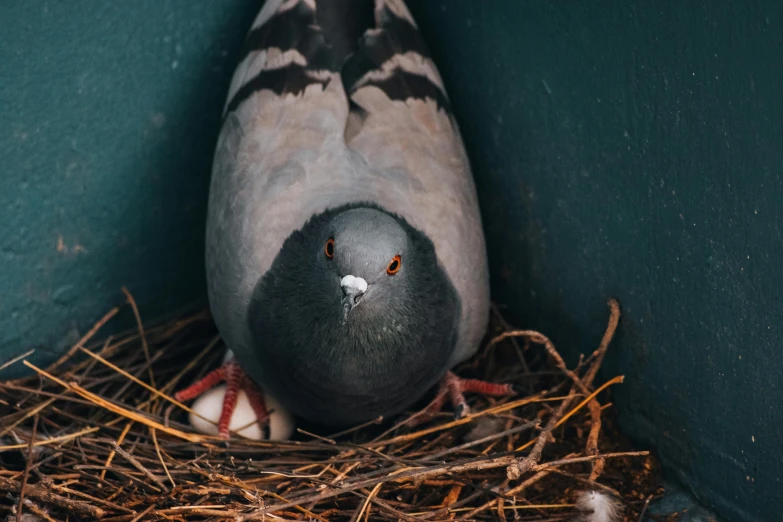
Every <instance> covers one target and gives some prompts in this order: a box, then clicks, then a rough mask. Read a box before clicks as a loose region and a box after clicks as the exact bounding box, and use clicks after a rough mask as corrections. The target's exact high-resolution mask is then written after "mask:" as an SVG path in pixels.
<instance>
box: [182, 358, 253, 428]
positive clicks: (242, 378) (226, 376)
mask: <svg viewBox="0 0 783 522" xmlns="http://www.w3.org/2000/svg"><path fill="white" fill-rule="evenodd" d="M221 382H225V383H226V393H225V395H224V396H223V407H222V410H221V412H220V419H219V421H218V436H219V437H220V438H221V439H228V438H229V426H230V425H231V417H232V415H233V414H234V409H235V408H236V405H237V399H238V397H239V392H240V390H241V391H244V392H245V395H247V399H248V402H250V407H251V408H253V411H254V412H255V414H256V419H257V420H258V424H259V426H260V427H261V429H262V430H266V429H268V424H269V412H268V410H267V408H266V403H265V401H264V395H263V394H262V393H261V390H259V389H258V386H256V384H255V383H254V382H253V380H252V379H251V378H250V377H249V376H248V375H247V374H246V373H245V371H244V370H243V369H242V367H241V366H239V364H238V363H237V362H236V361H234V360H229V361H227V362H225V363H223V365H222V366H220V367H219V368H217V369H215V370H213V371H211V372H210V373H208V374H207V375H206V376H205V377H204V378H203V379H200V380H199V381H196V382H195V383H193V384H191V385H190V386H188V387H187V388H184V389H182V390H180V391H178V392H177V393H175V394H174V399H176V400H177V401H180V402H184V401H188V400H192V399H195V398H197V397H199V396H201V395H203V394H204V393H206V392H208V391H209V390H211V389H213V388H214V387H215V386H217V385H218V384H220V383H221Z"/></svg>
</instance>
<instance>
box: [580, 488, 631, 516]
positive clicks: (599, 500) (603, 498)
mask: <svg viewBox="0 0 783 522" xmlns="http://www.w3.org/2000/svg"><path fill="white" fill-rule="evenodd" d="M576 509H578V510H579V511H582V512H584V515H580V516H579V517H578V518H577V519H576V520H577V521H579V522H620V520H621V516H622V512H623V508H622V505H620V503H619V502H617V501H616V500H615V499H613V498H612V497H610V496H609V495H607V494H605V493H601V492H599V491H582V492H581V493H579V497H578V498H577V500H576Z"/></svg>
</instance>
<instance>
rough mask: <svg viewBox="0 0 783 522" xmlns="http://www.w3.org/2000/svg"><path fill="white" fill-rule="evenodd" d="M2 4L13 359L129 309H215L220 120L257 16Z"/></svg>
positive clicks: (3, 201)
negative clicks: (208, 296)
mask: <svg viewBox="0 0 783 522" xmlns="http://www.w3.org/2000/svg"><path fill="white" fill-rule="evenodd" d="M253 4H255V3H254V2H248V1H241V0H222V1H221V2H220V4H219V5H218V4H217V3H214V4H208V3H205V2H177V1H165V2H161V1H156V0H144V1H135V2H100V3H98V2H91V1H74V2H23V1H9V2H3V3H2V4H0V20H2V24H1V25H0V122H2V125H0V158H2V164H1V165H0V172H2V174H1V175H0V352H1V353H2V354H4V355H14V354H17V353H20V352H23V351H26V350H27V349H29V348H31V347H32V348H37V353H36V357H40V358H46V357H48V356H49V355H48V353H49V352H51V351H58V350H61V349H62V347H63V346H65V345H68V344H70V343H72V342H73V339H74V338H75V337H76V338H78V333H84V331H85V327H86V326H88V325H90V324H92V322H94V321H95V320H96V319H98V318H99V317H100V316H101V315H103V314H104V313H105V312H106V311H108V309H109V308H110V307H111V305H112V304H115V303H118V302H120V301H121V300H122V293H121V292H120V287H121V286H122V285H125V286H127V287H128V289H129V290H130V291H131V292H132V293H133V294H135V295H136V296H137V298H138V300H139V302H140V305H142V312H144V313H145V317H150V318H151V317H155V316H158V315H160V314H162V313H164V312H170V311H171V310H172V309H173V308H175V307H177V306H180V305H182V304H183V303H189V302H192V301H195V300H198V299H202V298H203V295H204V292H205V289H204V288H205V287H204V284H203V275H202V271H203V261H202V258H203V253H202V250H203V247H202V242H203V239H202V238H203V223H204V214H205V208H206V191H207V187H208V182H209V172H210V167H211V161H212V151H213V148H214V143H215V141H216V139H217V132H218V130H219V128H218V126H219V121H220V107H222V104H223V101H224V100H223V98H224V97H225V92H226V88H227V78H228V77H229V75H230V74H231V73H232V71H233V68H234V61H235V54H236V52H237V51H238V49H239V47H240V45H241V44H242V38H243V36H244V33H245V31H246V30H247V27H248V25H249V21H248V20H252V17H253V16H254V14H255V11H256V9H257V5H253Z"/></svg>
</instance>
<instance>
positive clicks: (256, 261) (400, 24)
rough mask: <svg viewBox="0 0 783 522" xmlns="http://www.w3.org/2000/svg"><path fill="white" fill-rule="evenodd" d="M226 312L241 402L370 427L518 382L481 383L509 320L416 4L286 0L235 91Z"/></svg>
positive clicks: (248, 50) (222, 166)
mask: <svg viewBox="0 0 783 522" xmlns="http://www.w3.org/2000/svg"><path fill="white" fill-rule="evenodd" d="M206 271H207V287H208V297H209V303H210V308H211V311H212V315H213V318H214V320H215V323H216V324H217V327H218V330H219V332H220V334H221V336H222V338H223V340H224V341H225V343H226V345H227V347H228V349H229V350H231V351H232V352H233V353H234V355H235V357H236V360H232V361H228V362H227V363H226V364H224V366H222V367H220V368H218V369H217V370H215V371H214V372H213V373H211V374H209V375H207V377H205V378H204V380H202V381H200V382H197V383H195V384H194V385H192V386H191V387H190V388H188V389H185V390H182V391H181V392H179V393H178V394H177V398H178V399H179V400H185V399H192V398H194V397H196V396H198V395H199V394H200V393H203V392H204V391H205V390H207V389H209V388H211V387H213V386H215V385H216V384H217V383H218V382H220V381H223V380H224V381H226V386H227V390H226V393H225V398H224V402H223V411H222V414H221V416H220V422H219V433H220V436H221V437H228V436H229V430H228V426H229V421H230V419H231V413H232V411H233V408H234V407H235V406H236V400H237V394H238V392H239V391H244V392H245V393H246V394H248V396H249V397H250V396H252V400H251V401H250V402H251V405H253V407H254V410H255V413H256V415H257V417H258V420H259V422H263V421H265V419H266V418H267V415H268V412H267V410H266V408H265V406H264V400H263V397H264V394H270V395H271V396H273V397H275V398H276V399H277V400H279V402H280V404H282V406H283V407H284V408H285V409H286V410H288V411H290V412H291V413H293V414H294V415H295V416H297V417H300V418H302V419H306V420H308V421H311V422H314V423H317V424H321V425H332V426H342V425H352V424H357V423H361V422H367V421H369V420H372V419H377V418H378V417H384V418H388V417H390V416H394V415H397V414H400V413H402V412H404V411H405V410H406V409H407V408H409V407H411V406H412V405H413V404H414V403H416V402H417V401H418V400H420V399H421V398H422V397H424V396H425V394H426V393H427V392H428V391H429V390H430V389H432V388H434V387H435V386H436V385H438V384H439V388H438V391H437V393H436V396H435V399H434V400H433V402H432V403H431V404H430V406H429V407H427V409H426V411H427V412H430V413H432V412H433V411H436V410H439V409H440V408H441V407H442V406H444V405H445V402H446V400H447V399H448V400H450V401H451V402H452V404H453V406H454V408H455V414H456V415H457V416H464V415H466V414H467V413H468V412H469V410H468V407H467V404H466V402H465V399H464V393H465V392H479V393H483V394H485V395H496V396H499V395H506V394H511V393H513V392H514V388H513V386H512V385H509V384H492V383H487V382H482V381H475V380H463V379H460V378H459V377H457V376H456V375H455V374H454V373H453V372H451V369H452V368H453V367H454V366H455V365H456V364H458V363H460V362H462V361H464V360H466V359H467V358H469V357H470V356H471V355H473V354H474V353H475V352H476V351H477V349H478V347H479V344H480V342H481V339H482V337H483V335H484V332H485V329H486V326H487V322H488V315H489V271H488V264H487V254H486V247H485V240H484V235H483V231H482V224H481V215H480V211H479V205H478V201H477V195H476V189H475V184H474V180H473V177H472V174H471V171H470V167H469V163H468V158H467V156H466V152H465V149H464V146H463V142H462V139H461V137H460V133H459V129H458V127H457V123H456V120H455V118H454V115H453V113H452V110H451V103H450V101H449V98H448V96H447V94H446V90H445V89H444V87H443V81H442V79H441V76H440V74H439V72H438V69H437V68H436V66H435V65H434V63H433V60H432V56H431V54H430V52H429V50H428V47H427V46H426V44H425V42H424V40H423V38H422V35H421V34H420V32H419V29H418V27H417V25H416V22H415V21H414V19H413V17H412V16H411V13H410V12H409V10H408V8H407V6H406V5H405V3H404V2H403V0H268V1H267V2H266V3H265V4H264V5H263V7H262V8H261V10H260V12H259V13H258V16H257V18H256V19H255V21H254V22H253V24H252V27H251V29H250V30H249V33H248V34H247V37H246V43H245V48H244V51H243V53H242V54H241V57H240V60H239V65H238V67H237V69H236V71H235V73H234V75H233V78H232V80H231V83H230V87H229V93H228V97H227V100H226V104H225V107H224V113H223V123H222V129H221V132H220V135H219V138H218V144H217V150H216V153H215V157H214V162H213V169H212V179H211V185H210V193H209V204H208V216H207V226H206Z"/></svg>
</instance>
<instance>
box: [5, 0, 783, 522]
mask: <svg viewBox="0 0 783 522" xmlns="http://www.w3.org/2000/svg"><path fill="white" fill-rule="evenodd" d="M410 3H411V6H412V8H413V10H414V14H415V15H416V16H417V18H418V19H419V22H420V25H421V26H422V28H423V30H424V32H425V36H426V37H427V39H428V41H429V43H430V46H431V47H432V48H433V51H434V53H435V55H436V59H437V61H438V63H439V65H440V67H441V71H442V73H443V76H444V79H445V81H446V84H447V86H448V88H449V91H450V93H451V96H452V99H453V102H454V105H455V107H456V110H457V112H458V115H459V119H460V122H461V125H462V130H463V134H464V137H465V140H466V144H467V146H468V149H469V153H470V156H471V159H472V162H473V164H474V170H475V173H476V177H477V183H478V186H479V190H480V197H481V202H482V207H483V212H484V216H485V221H486V227H487V233H488V241H489V247H490V251H491V257H492V266H493V285H494V295H495V299H496V300H498V301H500V302H502V303H506V304H508V305H509V306H510V311H511V313H512V314H513V317H514V319H515V322H516V323H517V324H520V325H522V326H525V327H533V328H536V329H539V330H542V331H545V332H546V333H548V334H550V335H551V336H552V337H553V339H554V340H555V342H556V343H557V344H558V345H559V346H561V347H569V348H570V351H571V353H572V355H575V354H577V353H579V352H587V351H590V350H592V349H593V348H594V346H595V343H596V342H597V341H598V339H599V338H600V335H601V333H602V331H603V328H604V326H605V321H606V315H607V310H606V306H605V301H606V298H607V297H609V296H616V297H618V298H619V299H620V300H621V302H622V304H623V308H624V319H623V322H622V326H621V331H620V336H619V338H618V340H617V342H616V343H615V344H614V346H613V350H612V358H611V360H610V361H609V362H608V368H607V375H608V374H610V373H611V374H616V373H623V374H625V375H626V384H624V385H623V386H622V387H619V388H617V389H616V390H615V397H616V400H617V404H618V405H619V407H620V413H621V421H622V423H623V426H624V427H625V429H626V430H627V431H628V432H629V433H630V434H631V435H633V436H635V437H636V438H638V439H639V440H641V441H643V442H644V443H645V444H649V445H651V446H653V447H655V448H657V449H658V450H659V451H660V453H661V455H662V456H663V458H664V459H665V461H666V463H667V464H668V465H669V466H670V469H672V470H676V474H677V475H678V477H679V478H680V479H681V480H682V481H683V482H685V483H686V484H687V485H689V486H690V487H691V488H692V490H693V491H694V492H695V493H696V495H697V496H698V497H699V498H700V499H701V500H703V501H704V502H705V503H707V504H709V505H711V506H714V507H717V508H718V509H719V511H720V512H721V513H722V514H724V515H725V516H726V517H727V518H729V519H730V520H736V521H755V520H758V521H762V520H777V519H778V517H779V507H780V506H781V505H783V493H782V492H783V484H781V478H780V469H783V457H781V454H780V452H779V449H780V443H779V441H780V440H781V439H782V438H783V390H781V385H780V382H779V378H778V376H779V375H780V371H781V368H783V356H781V355H780V353H781V351H780V349H779V342H778V339H780V338H781V334H783V326H781V322H780V320H779V318H780V317H781V315H782V314H783V300H781V288H782V287H783V268H782V267H781V265H780V264H779V263H778V260H777V258H778V257H779V256H780V254H781V251H782V250H783V249H782V248H781V246H782V243H781V229H780V226H781V224H780V223H781V217H782V216H781V213H783V210H781V208H783V207H781V205H780V202H781V201H783V97H781V85H783V82H782V81H781V80H783V65H781V63H783V62H781V60H780V55H781V51H783V4H781V3H779V2H770V1H764V0H746V1H743V2H735V1H731V0H714V1H712V2H709V3H687V4H683V3H681V2H676V1H674V0H659V1H656V2H649V1H647V2H646V1H643V0H632V1H628V0H593V1H583V2H573V1H566V2H563V1H551V2H550V1H539V2H521V1H519V0H493V1H492V2H477V1H475V0H428V1H427V2H414V1H411V2H410ZM707 6H709V7H707ZM257 8H258V3H257V2H254V1H250V0H223V1H221V2H180V1H175V0H169V1H153V0H143V1H141V0H140V1H137V2H101V3H97V2H90V1H87V0H74V1H71V2H67V3H62V2H57V3H55V2H21V1H9V2H3V3H2V4H0V20H2V21H3V23H2V29H0V122H2V125H0V157H2V159H3V162H2V166H0V169H2V175H1V176H0V359H3V360H4V359H7V358H9V357H10V356H12V355H15V354H17V353H20V352H22V351H24V350H26V349H29V348H31V347H35V348H38V352H37V356H38V357H41V358H45V357H47V354H50V353H51V352H55V351H58V350H62V347H63V346H66V345H68V343H69V342H71V341H72V340H73V338H74V337H78V335H79V334H80V333H83V332H84V331H85V330H86V328H87V327H89V325H90V324H92V322H93V321H95V320H96V319H97V318H98V317H100V316H101V315H102V314H103V313H104V312H105V311H106V310H107V309H108V308H109V307H110V306H111V305H112V304H116V303H117V302H119V301H120V300H121V293H120V290H119V289H120V286H121V285H126V286H127V287H128V288H129V289H130V290H131V291H132V292H133V293H134V295H135V296H136V298H137V300H138V302H139V305H140V306H141V309H142V313H143V315H144V318H145V319H153V318H156V317H160V316H161V315H162V314H163V313H166V312H170V311H172V310H175V309H176V308H178V307H180V306H182V305H185V304H188V303H193V302H199V301H200V302H202V303H203V296H204V286H203V275H202V270H203V264H202V235H203V220H204V209H205V202H206V189H207V184H208V176H209V170H210V162H211V156H212V149H213V147H214V142H215V139H216V136H217V131H218V120H219V113H220V108H221V106H222V103H223V97H224V93H225V91H226V89H227V85H228V79H229V75H230V74H231V71H232V69H233V66H234V58H235V56H236V53H237V51H238V48H239V46H240V45H241V41H242V37H243V35H244V32H245V30H246V29H247V27H248V26H249V24H250V21H251V19H252V16H253V14H254V13H255V11H256V9H257ZM5 375H7V372H6V374H4V376H5Z"/></svg>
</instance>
